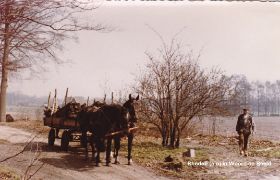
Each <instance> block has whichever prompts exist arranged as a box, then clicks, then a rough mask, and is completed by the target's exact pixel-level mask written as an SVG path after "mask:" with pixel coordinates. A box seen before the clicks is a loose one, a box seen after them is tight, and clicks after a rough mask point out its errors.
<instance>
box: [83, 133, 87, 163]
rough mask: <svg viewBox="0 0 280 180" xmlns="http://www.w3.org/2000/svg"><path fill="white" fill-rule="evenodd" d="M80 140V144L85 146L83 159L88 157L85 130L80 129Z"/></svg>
mask: <svg viewBox="0 0 280 180" xmlns="http://www.w3.org/2000/svg"><path fill="white" fill-rule="evenodd" d="M81 141H82V146H84V148H85V160H87V159H88V145H87V132H86V131H82V136H81Z"/></svg>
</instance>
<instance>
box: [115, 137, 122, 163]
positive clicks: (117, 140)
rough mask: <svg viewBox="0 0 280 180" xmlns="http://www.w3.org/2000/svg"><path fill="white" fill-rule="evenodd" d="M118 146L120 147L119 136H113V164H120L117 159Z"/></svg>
mask: <svg viewBox="0 0 280 180" xmlns="http://www.w3.org/2000/svg"><path fill="white" fill-rule="evenodd" d="M120 147H121V138H120V137H119V136H117V137H115V138H114V158H115V162H114V164H120V162H119V161H118V155H119V150H120Z"/></svg>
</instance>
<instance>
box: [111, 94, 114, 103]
mask: <svg viewBox="0 0 280 180" xmlns="http://www.w3.org/2000/svg"><path fill="white" fill-rule="evenodd" d="M111 103H112V104H114V93H113V92H112V102H111Z"/></svg>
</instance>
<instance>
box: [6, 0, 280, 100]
mask: <svg viewBox="0 0 280 180" xmlns="http://www.w3.org/2000/svg"><path fill="white" fill-rule="evenodd" d="M90 17H91V19H93V20H94V21H95V22H99V23H104V24H105V25H109V26H111V27H114V31H112V32H109V33H100V32H85V31H83V32H79V33H77V34H76V35H77V37H78V39H79V40H78V42H74V41H69V40H67V41H65V42H63V45H64V51H63V53H59V54H58V56H59V57H60V58H61V59H65V60H70V61H71V63H66V64H63V65H59V66H50V68H49V71H48V72H44V73H42V74H41V76H40V77H39V78H36V77H34V78H28V79H25V78H12V79H11V82H10V84H9V87H8V92H22V93H24V94H28V95H32V96H47V95H48V93H49V92H50V91H54V89H55V88H57V89H58V96H59V97H63V96H64V94H65V90H66V88H67V87H68V88H69V94H70V95H71V96H85V97H87V96H90V97H101V96H103V94H104V93H107V94H108V93H110V92H111V91H114V92H118V91H119V90H122V89H125V88H127V87H128V86H129V85H130V84H133V83H134V80H135V75H137V73H139V68H143V67H144V66H145V64H146V63H147V62H148V59H147V56H146V55H145V52H147V51H148V52H152V53H155V54H156V52H157V48H159V47H160V46H161V40H160V39H159V37H158V36H157V35H156V34H155V32H153V31H152V30H151V28H149V27H152V28H153V29H155V30H156V31H157V32H158V33H159V34H161V36H162V37H163V38H164V40H165V41H166V42H169V41H170V40H171V38H172V37H174V35H175V34H176V33H178V32H180V33H179V35H178V36H177V38H178V39H179V40H180V41H181V42H182V43H183V44H184V48H185V51H186V52H188V51H190V50H193V52H194V53H195V54H198V53H199V52H200V54H201V56H200V59H199V63H200V65H201V66H202V67H203V68H206V69H210V68H211V67H219V68H220V69H222V70H223V71H224V72H225V73H226V74H228V75H231V74H244V75H246V76H247V78H248V80H250V81H254V80H260V81H266V80H270V81H274V80H277V79H280V21H279V19H280V3H261V2H187V1H184V2H160V1H158V2H139V1H135V2H125V1H122V2H118V1H111V2H104V3H101V5H100V7H99V8H98V9H96V10H95V11H94V12H92V14H90ZM132 93H133V92H132Z"/></svg>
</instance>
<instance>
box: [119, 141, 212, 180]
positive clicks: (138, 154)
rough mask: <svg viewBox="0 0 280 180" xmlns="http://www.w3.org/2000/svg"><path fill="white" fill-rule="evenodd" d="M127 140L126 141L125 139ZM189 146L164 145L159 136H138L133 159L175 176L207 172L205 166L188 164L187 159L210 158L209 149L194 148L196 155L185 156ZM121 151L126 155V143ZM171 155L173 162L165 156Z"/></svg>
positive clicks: (204, 159) (162, 172)
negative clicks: (174, 146) (172, 146)
mask: <svg viewBox="0 0 280 180" xmlns="http://www.w3.org/2000/svg"><path fill="white" fill-rule="evenodd" d="M124 142H125V141H124ZM188 149H189V148H188V147H179V148H169V147H162V145H161V144H160V140H159V139H157V138H151V137H144V136H137V137H136V138H135V140H134V141H133V152H132V154H133V160H134V161H136V162H137V163H138V164H140V165H142V166H145V167H149V168H152V169H154V170H156V171H157V172H158V173H159V174H165V175H169V176H173V177H179V178H186V177H193V175H194V174H195V172H198V171H200V172H205V171H207V170H206V169H205V168H201V167H191V166H187V161H206V160H209V157H208V150H207V149H205V148H194V149H195V150H196V151H195V153H196V157H195V158H190V157H183V153H184V152H186V151H187V150H188ZM121 151H122V152H121V153H123V154H125V155H126V153H127V152H126V143H124V145H123V146H122V149H121ZM168 156H171V157H172V158H173V161H172V162H165V158H166V157H168Z"/></svg>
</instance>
